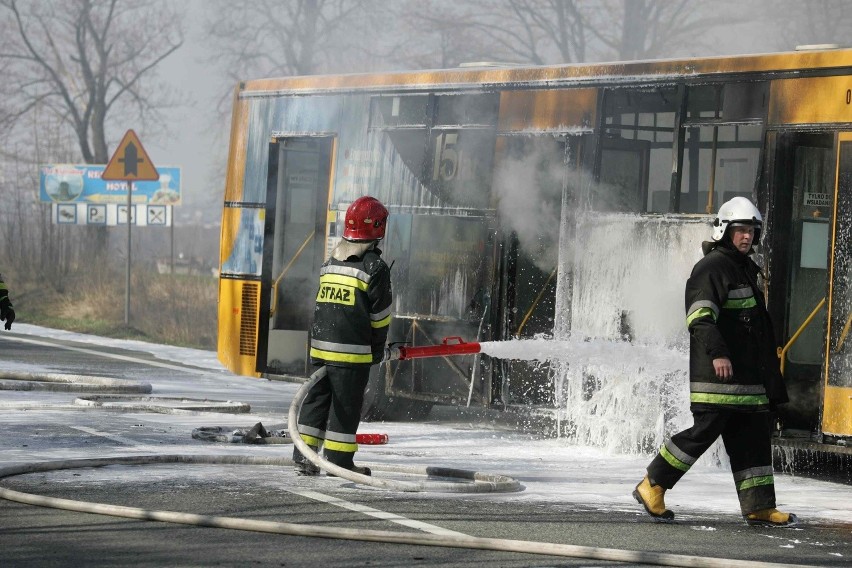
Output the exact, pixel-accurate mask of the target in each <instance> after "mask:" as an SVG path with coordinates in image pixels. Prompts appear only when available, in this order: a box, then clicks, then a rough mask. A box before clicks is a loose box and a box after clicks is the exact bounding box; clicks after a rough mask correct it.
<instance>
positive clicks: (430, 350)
mask: <svg viewBox="0 0 852 568" xmlns="http://www.w3.org/2000/svg"><path fill="white" fill-rule="evenodd" d="M451 340H456V341H455V342H453V343H451V342H450V341H451ZM479 349H480V346H479V344H478V343H465V342H462V341H461V339H460V338H446V339H444V341H443V343H442V344H441V345H433V346H424V347H408V346H395V347H390V348H389V353H388V359H387V360H393V359H398V360H401V361H404V360H407V359H415V358H422V357H444V356H448V355H462V354H474V353H478V352H479ZM323 376H325V367H321V368H320V369H319V370H317V371H316V372H315V373H314V374H313V375H311V379H310V380H309V381H308V382H306V383H305V384H304V385H302V387H301V388H300V389H299V391H298V392H297V393H296V396H295V397H294V399H293V402H292V404H291V405H290V412H289V416H288V418H289V423H290V431H291V432H294V434H293V443H294V444H295V445H296V447H297V448H299V450H300V451H301V452H302V453H303V454H304V455H305V456H306V457H308V458H309V459H311V461H313V462H314V463H315V464H316V465H318V466H320V467H321V468H322V469H325V470H326V471H328V472H330V473H333V474H335V475H338V476H339V477H341V478H344V479H347V480H349V481H353V482H355V483H359V484H363V485H370V486H373V487H381V488H385V489H393V490H400V491H425V490H432V491H445V492H458V491H460V488H462V489H461V490H462V491H470V488H474V489H473V490H474V491H480V492H481V491H518V490H519V489H520V484H519V483H518V482H517V481H516V480H514V479H512V478H509V477H505V476H495V475H488V474H481V473H475V472H468V471H465V470H456V469H449V468H435V467H403V466H386V465H381V464H369V465H370V467H371V468H372V469H373V470H375V471H388V472H399V473H408V474H411V473H414V474H419V475H426V476H427V477H428V476H437V477H443V478H457V479H462V480H468V481H473V482H474V483H473V484H471V483H446V482H444V483H433V482H424V483H409V482H402V481H390V480H380V479H374V478H372V477H369V476H365V475H360V474H357V473H353V472H351V471H349V470H347V469H343V468H340V467H337V466H335V465H334V464H332V463H330V462H328V461H326V460H325V459H323V458H321V457H320V456H318V455H317V454H316V452H313V451H312V450H311V449H310V448H309V447H308V445H307V444H305V443H304V442H303V441H302V439H301V436H300V435H299V431H298V429H297V422H298V421H297V416H298V411H299V409H300V408H301V405H302V402H303V401H304V398H305V396H306V395H307V392H308V390H309V389H310V387H311V386H313V385H314V384H316V382H317V381H319V380H320V379H321V378H322V377H323ZM172 463H186V464H243V465H246V464H248V465H273V466H282V465H293V461H292V460H290V459H287V458H257V457H249V456H189V455H146V456H125V457H112V458H95V459H72V460H58V461H52V462H36V463H27V464H21V465H11V466H5V467H0V479H3V478H7V477H12V476H16V475H21V474H27V473H36V472H48V471H58V470H64V469H77V468H92V467H104V466H109V465H128V466H130V465H145V464H172ZM0 499H6V500H9V501H15V502H18V503H25V504H29V505H36V506H40V507H52V508H55V509H64V510H68V511H78V512H84V513H93V514H99V515H109V516H113V517H124V518H130V519H138V520H146V521H160V522H168V523H177V524H184V525H195V526H206V527H215V528H225V529H232V530H242V531H254V532H265V533H275V534H287V535H295V536H308V537H318V538H334V539H348V540H358V541H366V542H386V543H396V544H409V545H422V546H439V547H453V548H464V549H474V550H493V551H504V552H521V553H527V554H540V555H551V556H561V557H569V558H589V559H596V560H605V561H615V562H632V563H637V562H638V563H645V564H655V565H661V566H691V567H703V568H724V567H727V566H730V565H731V564H733V563H735V564H736V565H737V566H742V567H743V568H770V567H780V566H787V567H789V568H803V566H802V565H790V564H783V565H782V564H775V563H768V562H759V561H749V560H736V561H732V560H731V559H727V558H713V557H697V556H688V555H682V554H668V553H659V552H653V551H638V550H622V549H614V548H601V547H593V546H576V545H571V544H558V543H549V542H537V541H523V540H510V539H498V538H482V537H472V536H467V535H433V534H427V535H421V534H412V533H403V532H392V531H378V530H369V529H364V528H358V529H347V528H341V527H323V526H318V525H304V524H294V523H282V522H274V521H260V520H254V519H242V518H234V517H221V516H211V515H198V514H193V513H182V512H176V511H153V510H147V509H141V508H138V507H126V506H121V505H111V504H106V503H93V502H87V501H76V500H72V499H60V498H56V497H47V496H43V495H36V494H31V493H23V492H20V491H15V490H12V489H9V488H6V487H2V486H0Z"/></svg>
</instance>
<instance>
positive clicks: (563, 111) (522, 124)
mask: <svg viewBox="0 0 852 568" xmlns="http://www.w3.org/2000/svg"><path fill="white" fill-rule="evenodd" d="M597 100H598V90H597V89H563V90H556V89H548V90H529V91H503V92H501V93H500V117H499V122H498V129H499V130H500V131H502V132H525V131H529V132H532V131H535V132H548V131H560V132H565V130H566V129H573V128H580V129H587V128H591V127H592V125H594V124H595V115H596V111H597Z"/></svg>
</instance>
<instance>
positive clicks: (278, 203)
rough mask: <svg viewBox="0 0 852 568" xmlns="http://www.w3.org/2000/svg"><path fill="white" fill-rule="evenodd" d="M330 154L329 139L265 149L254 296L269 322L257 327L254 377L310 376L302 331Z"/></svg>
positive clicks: (319, 258) (288, 140) (322, 246)
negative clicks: (263, 211)
mask: <svg viewBox="0 0 852 568" xmlns="http://www.w3.org/2000/svg"><path fill="white" fill-rule="evenodd" d="M333 149H334V138H331V137H308V136H298V137H284V138H276V139H274V140H273V141H272V142H271V143H270V144H269V171H268V178H267V193H266V214H265V222H264V241H263V270H262V273H261V295H260V321H261V323H262V324H263V322H268V323H267V324H266V325H260V326H259V330H258V350H257V351H258V352H257V370H258V371H259V372H266V373H272V374H292V375H298V376H306V375H308V374H309V372H310V371H309V366H310V360H309V356H308V353H309V340H308V330H309V327H310V323H311V317H312V310H313V305H314V302H313V298H314V295H315V294H316V288H317V283H318V278H319V270H320V266H321V265H322V263H323V261H324V259H325V257H326V226H327V223H328V200H329V187H330V179H331V161H332V152H333ZM331 226H332V227H334V224H333V223H332V224H331ZM332 236H333V235H332Z"/></svg>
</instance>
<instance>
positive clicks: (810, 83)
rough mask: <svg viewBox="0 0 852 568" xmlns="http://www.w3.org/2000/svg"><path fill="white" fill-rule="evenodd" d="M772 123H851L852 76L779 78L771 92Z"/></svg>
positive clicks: (770, 121) (770, 112)
mask: <svg viewBox="0 0 852 568" xmlns="http://www.w3.org/2000/svg"><path fill="white" fill-rule="evenodd" d="M768 122H769V124H825V123H831V122H852V76H848V75H845V76H839V77H813V78H807V79H779V80H777V81H772V85H771V87H770V92H769V118H768Z"/></svg>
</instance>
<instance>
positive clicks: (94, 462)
mask: <svg viewBox="0 0 852 568" xmlns="http://www.w3.org/2000/svg"><path fill="white" fill-rule="evenodd" d="M168 463H188V464H246V465H277V466H282V465H293V461H292V460H290V459H287V458H257V457H248V456H187V455H151V456H127V457H115V458H94V459H76V460H65V461H53V462H37V463H30V464H24V465H16V466H7V467H3V468H0V479H2V478H5V477H11V476H14V475H21V474H25V473H40V472H45V471H56V470H62V469H79V468H86V467H103V466H108V465H144V464H168ZM0 498H2V499H6V500H8V501H15V502H17V503H24V504H28V505H36V506H40V507H51V508H54V509H64V510H66V511H78V512H81V513H93V514H97V515H109V516H113V517H124V518H128V519H138V520H144V521H162V522H167V523H177V524H183V525H196V526H204V527H215V528H223V529H233V530H242V531H254V532H266V533H275V534H286V535H293V536H308V537H316V538H336V539H346V540H359V541H367V542H386V543H391V544H409V545H422V546H441V547H450V548H468V549H476V550H494V551H501V552H521V553H527V554H541V555H549V556H564V557H571V558H592V559H596V560H608V561H616V562H633V563H642V564H655V565H659V566H691V567H697V568H727V567H729V566H734V565H735V566H737V567H738V568H773V567H774V568H778V567H781V568H784V567H787V568H803V566H802V565H800V564H775V563H770V562H755V561H748V560H732V559H727V558H707V557H700V556H687V555H683V554H666V553H659V552H645V551H638V550H619V549H615V548H598V547H594V546H575V545H571V544H557V543H549V542H535V541H526V540H509V539H499V538H481V537H472V536H457V535H433V534H417V533H404V532H393V531H376V530H367V529H362V528H358V529H347V528H338V527H323V526H317V525H302V524H294V523H280V522H274V521H258V520H252V519H240V518H235V517H219V516H210V515H197V514H193V513H179V512H175V511H152V510H147V509H140V508H137V507H126V506H123V505H109V504H106V503H90V502H86V501H74V500H72V499H60V498H56V497H46V496H43V495H34V494H31V493H23V492H20V491H15V490H12V489H8V488H6V487H2V486H0Z"/></svg>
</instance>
